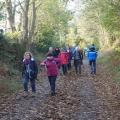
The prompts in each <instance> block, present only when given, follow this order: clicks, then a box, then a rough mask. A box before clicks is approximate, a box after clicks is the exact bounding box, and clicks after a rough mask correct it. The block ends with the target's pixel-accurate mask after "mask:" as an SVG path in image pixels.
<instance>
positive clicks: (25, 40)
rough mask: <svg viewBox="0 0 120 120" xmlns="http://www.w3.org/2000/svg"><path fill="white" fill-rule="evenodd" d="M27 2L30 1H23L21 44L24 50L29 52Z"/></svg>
mask: <svg viewBox="0 0 120 120" xmlns="http://www.w3.org/2000/svg"><path fill="white" fill-rule="evenodd" d="M29 2H30V0H25V1H24V10H23V44H24V45H25V47H26V50H29V42H28V11H29Z"/></svg>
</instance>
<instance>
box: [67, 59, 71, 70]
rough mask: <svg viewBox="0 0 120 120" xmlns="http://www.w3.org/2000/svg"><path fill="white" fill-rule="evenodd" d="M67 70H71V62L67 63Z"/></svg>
mask: <svg viewBox="0 0 120 120" xmlns="http://www.w3.org/2000/svg"><path fill="white" fill-rule="evenodd" d="M67 68H68V70H70V69H71V61H69V62H68V64H67Z"/></svg>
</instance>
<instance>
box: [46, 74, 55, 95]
mask: <svg viewBox="0 0 120 120" xmlns="http://www.w3.org/2000/svg"><path fill="white" fill-rule="evenodd" d="M56 78H57V76H48V79H49V83H50V87H51V94H55V82H56Z"/></svg>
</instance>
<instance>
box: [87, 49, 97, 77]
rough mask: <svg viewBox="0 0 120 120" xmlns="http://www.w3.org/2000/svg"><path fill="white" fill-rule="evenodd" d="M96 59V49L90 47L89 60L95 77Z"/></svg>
mask: <svg viewBox="0 0 120 120" xmlns="http://www.w3.org/2000/svg"><path fill="white" fill-rule="evenodd" d="M96 59H97V52H96V50H95V47H90V49H89V51H88V60H89V65H90V68H91V74H94V75H96Z"/></svg>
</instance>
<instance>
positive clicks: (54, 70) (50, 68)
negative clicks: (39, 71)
mask: <svg viewBox="0 0 120 120" xmlns="http://www.w3.org/2000/svg"><path fill="white" fill-rule="evenodd" d="M57 63H59V59H55V58H53V57H48V58H47V59H46V60H44V61H43V62H42V63H41V65H45V67H46V69H47V76H57V75H58V64H57Z"/></svg>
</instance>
